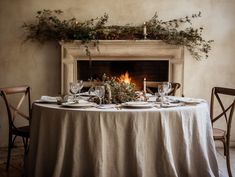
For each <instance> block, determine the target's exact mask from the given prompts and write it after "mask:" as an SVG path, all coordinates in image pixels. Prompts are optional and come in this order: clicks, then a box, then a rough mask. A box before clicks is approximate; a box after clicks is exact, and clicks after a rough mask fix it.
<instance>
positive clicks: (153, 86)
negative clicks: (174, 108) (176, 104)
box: [146, 81, 180, 96]
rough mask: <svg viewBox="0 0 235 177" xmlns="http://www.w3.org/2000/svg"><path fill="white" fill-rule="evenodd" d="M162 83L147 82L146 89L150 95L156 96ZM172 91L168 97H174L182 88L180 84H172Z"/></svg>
mask: <svg viewBox="0 0 235 177" xmlns="http://www.w3.org/2000/svg"><path fill="white" fill-rule="evenodd" d="M161 83H162V82H154V81H146V89H147V91H148V92H149V93H151V94H154V93H155V92H157V91H158V86H159V85H160V84H161ZM171 86H172V90H171V91H170V92H169V93H168V95H172V96H174V95H175V93H176V90H177V89H179V88H180V83H175V82H171Z"/></svg>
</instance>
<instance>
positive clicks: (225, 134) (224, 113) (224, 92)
mask: <svg viewBox="0 0 235 177" xmlns="http://www.w3.org/2000/svg"><path fill="white" fill-rule="evenodd" d="M221 96H229V97H231V96H232V97H233V98H232V103H231V104H229V106H225V105H224V103H223V101H222V99H221ZM214 98H216V100H217V102H218V104H219V106H220V108H221V109H222V110H221V111H220V113H219V114H218V115H217V116H214V107H215V106H214V101H215V99H214ZM234 108H235V89H230V88H222V87H214V88H213V89H212V93H211V106H210V115H211V121H212V125H213V123H214V122H215V121H217V120H218V119H220V118H224V119H225V122H226V130H223V129H219V128H213V137H214V140H219V141H222V143H223V146H224V155H225V156H226V163H227V170H228V174H229V176H230V177H231V176H232V173H231V167H230V155H229V154H230V153H229V143H230V131H231V123H232V118H233V112H234Z"/></svg>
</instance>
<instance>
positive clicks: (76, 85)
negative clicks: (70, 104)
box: [69, 80, 83, 101]
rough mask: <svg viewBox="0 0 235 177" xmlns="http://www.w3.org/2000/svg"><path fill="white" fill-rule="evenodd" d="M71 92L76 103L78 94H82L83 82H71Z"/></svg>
mask: <svg viewBox="0 0 235 177" xmlns="http://www.w3.org/2000/svg"><path fill="white" fill-rule="evenodd" d="M69 86H70V92H71V93H72V94H73V99H74V101H76V94H77V93H80V91H81V89H82V88H83V81H82V80H79V81H75V82H70V83H69Z"/></svg>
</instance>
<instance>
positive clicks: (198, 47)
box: [23, 9, 213, 60]
mask: <svg viewBox="0 0 235 177" xmlns="http://www.w3.org/2000/svg"><path fill="white" fill-rule="evenodd" d="M62 14H63V11H61V10H45V9H44V10H42V11H38V12H37V14H36V17H35V18H36V20H35V21H33V22H32V23H24V24H23V28H24V29H25V30H26V39H25V40H26V41H27V40H31V41H39V42H42V43H43V42H46V41H50V40H53V41H54V40H56V41H60V40H65V41H66V40H81V41H82V43H83V44H84V46H85V51H86V54H87V56H88V57H89V58H90V59H91V53H90V51H89V45H88V44H89V43H90V42H91V41H92V42H93V41H94V42H93V43H94V46H96V47H97V50H99V48H98V40H138V39H144V34H143V25H136V26H131V25H124V26H107V25H106V24H107V22H108V18H109V16H108V14H106V13H105V14H104V15H103V16H101V17H97V18H94V19H93V18H92V19H90V20H86V21H84V22H82V21H80V20H78V19H76V18H71V19H68V20H65V19H61V16H62ZM199 17H201V12H199V13H198V14H192V15H191V16H190V17H189V16H185V17H182V18H178V19H172V20H168V21H162V20H159V19H158V15H157V13H155V14H154V16H153V17H152V18H151V19H150V20H149V21H147V22H146V27H147V32H148V34H147V39H150V40H162V41H164V42H166V43H168V44H172V45H182V46H185V47H186V48H187V49H188V50H189V52H190V53H191V55H192V56H193V57H194V58H195V59H197V60H200V59H201V58H203V57H205V58H207V57H208V53H209V51H210V50H211V43H212V42H213V40H208V41H207V40H205V39H203V38H202V32H203V27H199V28H193V27H192V20H193V19H194V18H199ZM185 25H189V27H187V28H183V26H185Z"/></svg>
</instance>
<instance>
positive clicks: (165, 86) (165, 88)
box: [158, 82, 171, 103]
mask: <svg viewBox="0 0 235 177" xmlns="http://www.w3.org/2000/svg"><path fill="white" fill-rule="evenodd" d="M170 91H171V83H170V82H162V83H161V84H159V86H158V93H159V95H160V96H161V102H162V103H164V102H165V95H167V94H168V93H169V92H170Z"/></svg>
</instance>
